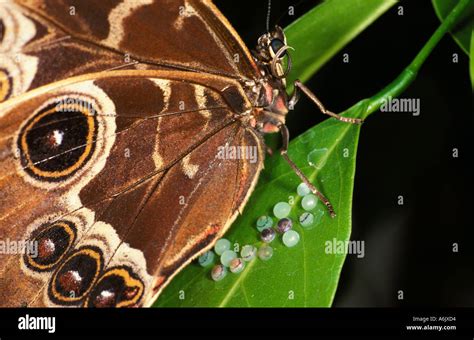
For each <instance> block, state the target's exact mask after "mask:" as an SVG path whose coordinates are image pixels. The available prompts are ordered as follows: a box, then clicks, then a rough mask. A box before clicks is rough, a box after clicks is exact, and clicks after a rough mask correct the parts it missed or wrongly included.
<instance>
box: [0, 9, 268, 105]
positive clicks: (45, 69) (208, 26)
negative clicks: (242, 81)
mask: <svg viewBox="0 0 474 340" xmlns="http://www.w3.org/2000/svg"><path fill="white" fill-rule="evenodd" d="M0 55H1V58H0V102H1V101H4V100H6V99H7V98H11V97H13V96H16V95H18V94H21V93H23V92H26V91H27V90H30V89H33V88H36V87H38V86H41V85H45V84H48V83H51V82H54V81H57V80H61V79H64V78H67V77H71V76H76V75H80V74H85V73H89V72H98V71H104V70H108V69H114V68H124V69H126V68H136V69H181V70H190V71H196V72H205V73H211V74H219V75H225V76H228V77H232V78H250V79H252V78H254V77H256V76H258V75H259V74H258V71H257V68H256V66H255V63H254V62H253V59H252V58H251V56H250V53H249V51H248V50H247V48H246V47H245V45H244V44H243V43H242V41H241V40H240V38H239V36H238V35H237V34H236V32H235V31H234V30H233V28H232V27H231V26H230V24H229V23H228V22H227V20H226V19H225V18H224V17H223V16H222V14H221V13H220V12H219V10H218V9H217V8H216V7H215V6H214V5H213V4H212V3H211V1H202V0H140V1H125V0H124V1H119V0H103V1H94V0H47V1H45V0H17V1H6V2H1V3H0ZM135 61H136V62H137V63H136V64H135V63H134V62H135Z"/></svg>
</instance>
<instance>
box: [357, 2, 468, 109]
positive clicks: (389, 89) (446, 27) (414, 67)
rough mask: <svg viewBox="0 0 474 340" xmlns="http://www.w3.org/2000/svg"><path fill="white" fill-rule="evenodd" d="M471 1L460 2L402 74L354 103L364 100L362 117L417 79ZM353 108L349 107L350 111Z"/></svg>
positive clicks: (398, 93)
mask: <svg viewBox="0 0 474 340" xmlns="http://www.w3.org/2000/svg"><path fill="white" fill-rule="evenodd" d="M471 1H472V0H460V1H459V2H458V4H457V5H456V6H455V7H454V8H453V9H452V10H451V12H450V13H449V15H448V16H447V17H446V19H445V20H444V21H443V22H442V24H441V25H440V26H439V27H438V29H437V30H436V31H435V32H434V33H433V35H432V36H431V37H430V39H429V40H428V41H427V42H426V44H425V45H424V46H423V48H422V49H421V50H420V52H418V54H417V55H416V57H415V58H414V59H413V61H412V62H411V63H410V64H409V65H408V66H407V67H406V68H405V69H404V70H403V71H402V73H400V75H399V76H398V77H397V78H396V79H395V80H393V81H392V82H391V83H390V84H388V85H387V86H386V87H385V88H383V89H382V90H381V91H380V92H378V93H377V94H375V95H374V96H373V97H371V98H368V99H364V100H362V101H361V102H359V103H357V104H356V105H354V107H355V106H358V105H361V104H362V102H363V103H364V104H365V105H364V106H365V110H364V111H363V112H362V118H366V117H367V116H369V115H370V114H371V113H373V112H375V111H377V110H378V109H379V108H380V107H381V106H382V105H383V103H384V102H385V101H387V100H388V98H389V97H396V96H398V95H400V94H401V93H402V92H403V91H404V90H405V89H406V88H407V87H408V86H409V85H410V84H411V83H412V82H413V81H414V80H415V78H416V76H417V74H418V71H419V70H420V68H421V66H422V65H423V63H424V62H425V60H426V58H428V56H429V55H430V54H431V52H432V51H433V49H434V48H435V47H436V45H437V44H438V42H439V41H440V40H441V38H442V37H443V36H444V34H445V33H446V32H448V31H450V30H451V29H452V28H453V26H454V25H455V24H456V22H457V21H458V19H459V17H460V16H461V14H462V13H463V11H464V10H465V9H466V7H467V6H468V4H469V3H470V2H471ZM351 109H352V108H351ZM351 109H349V111H350V110H351Z"/></svg>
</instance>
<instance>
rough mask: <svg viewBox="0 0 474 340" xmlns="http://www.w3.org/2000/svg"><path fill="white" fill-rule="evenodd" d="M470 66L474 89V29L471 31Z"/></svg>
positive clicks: (473, 87)
mask: <svg viewBox="0 0 474 340" xmlns="http://www.w3.org/2000/svg"><path fill="white" fill-rule="evenodd" d="M469 65H470V66H469V68H470V70H471V72H470V73H471V83H472V89H473V90H474V29H473V30H472V33H471V53H470V62H469Z"/></svg>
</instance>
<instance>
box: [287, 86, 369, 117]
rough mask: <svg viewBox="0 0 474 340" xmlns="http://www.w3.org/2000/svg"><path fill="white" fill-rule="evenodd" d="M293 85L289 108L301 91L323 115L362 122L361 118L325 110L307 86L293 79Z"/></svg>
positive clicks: (292, 105)
mask: <svg viewBox="0 0 474 340" xmlns="http://www.w3.org/2000/svg"><path fill="white" fill-rule="evenodd" d="M294 86H295V91H294V93H293V95H292V97H291V99H290V102H289V107H290V108H292V107H294V104H296V102H297V101H298V97H299V91H301V92H303V93H304V94H305V95H306V96H308V98H309V99H311V100H312V101H313V103H315V104H316V106H317V107H318V108H319V110H321V112H322V113H324V114H325V115H328V116H331V117H333V118H336V119H337V120H340V121H341V122H345V123H351V124H362V123H363V122H364V120H363V119H358V118H348V117H342V116H339V115H338V114H336V113H334V112H331V111H329V110H327V109H326V108H325V107H324V105H323V103H321V101H320V100H319V99H318V97H316V95H315V94H314V93H313V92H311V90H310V89H309V88H307V87H306V86H305V85H304V84H303V83H302V82H300V81H299V80H296V81H295V83H294Z"/></svg>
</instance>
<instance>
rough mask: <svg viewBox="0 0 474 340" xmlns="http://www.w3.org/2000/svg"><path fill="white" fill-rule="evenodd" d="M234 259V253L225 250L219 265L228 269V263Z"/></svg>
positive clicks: (235, 255)
mask: <svg viewBox="0 0 474 340" xmlns="http://www.w3.org/2000/svg"><path fill="white" fill-rule="evenodd" d="M236 257H237V254H236V253H235V252H234V251H232V250H226V251H225V252H223V253H222V255H221V263H222V265H223V266H225V267H229V264H230V261H232V260H233V259H235V258H236Z"/></svg>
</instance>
